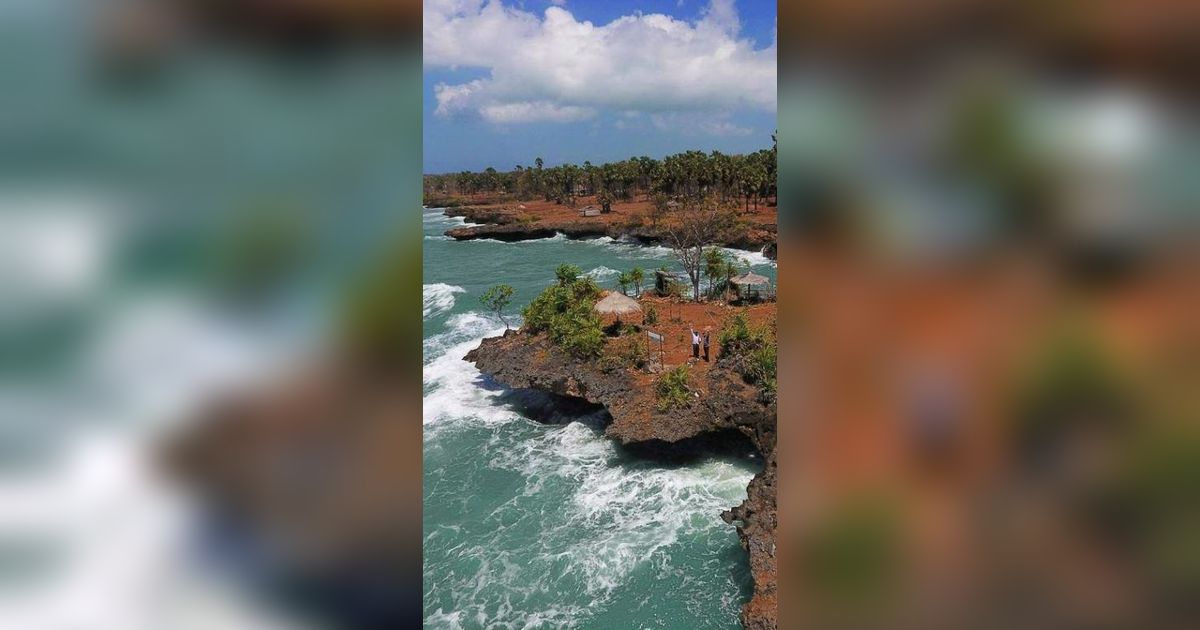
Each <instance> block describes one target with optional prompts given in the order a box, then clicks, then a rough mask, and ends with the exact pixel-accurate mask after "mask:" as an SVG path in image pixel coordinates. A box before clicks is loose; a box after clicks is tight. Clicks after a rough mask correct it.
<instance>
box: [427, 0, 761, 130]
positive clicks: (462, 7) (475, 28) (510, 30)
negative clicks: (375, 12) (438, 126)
mask: <svg viewBox="0 0 1200 630" xmlns="http://www.w3.org/2000/svg"><path fill="white" fill-rule="evenodd" d="M739 22H740V21H739V19H738V14H737V10H736V7H735V6H734V4H733V1H732V0H712V2H711V3H710V4H709V5H708V7H707V8H705V9H704V11H703V12H702V14H701V17H700V19H699V20H698V21H696V22H687V21H684V20H677V19H675V18H672V17H670V16H667V15H661V14H652V15H642V14H638V15H630V16H624V17H621V18H618V19H616V20H613V21H612V22H610V23H608V24H605V25H601V26H597V25H594V24H592V23H591V22H587V21H583V22H581V21H578V20H576V19H575V17H574V16H573V15H572V14H571V13H570V12H569V11H567V10H566V9H562V8H559V7H555V6H552V7H549V8H547V9H546V11H545V13H544V14H543V15H542V16H540V17H539V16H537V15H535V14H533V13H530V12H526V11H522V10H519V9H515V8H512V7H506V6H504V5H503V4H502V3H501V2H500V1H499V0H487V1H486V2H485V1H484V0H427V1H426V5H425V18H424V55H425V64H426V66H427V67H437V68H458V67H469V68H480V69H484V70H487V71H488V76H486V77H485V78H482V79H477V80H474V81H470V82H465V83H460V84H439V85H438V86H436V88H435V96H436V98H437V103H438V105H437V110H436V114H437V115H439V116H479V117H482V118H484V119H485V120H489V121H492V122H496V123H517V122H534V121H573V120H581V119H584V118H589V117H592V116H595V115H596V114H597V113H599V112H600V111H602V110H608V111H615V112H646V113H651V114H664V113H670V112H710V113H727V112H730V111H734V110H737V109H741V108H753V109H758V110H766V111H774V109H775V104H776V97H775V76H776V61H775V56H776V47H775V43H774V42H773V41H772V43H771V44H770V45H769V46H767V47H764V48H756V47H755V44H754V43H753V42H751V41H750V40H748V39H742V38H740V36H739V32H740V24H739ZM739 130H741V128H738V127H736V125H732V123H729V122H728V121H725V123H724V124H723V125H722V124H719V123H714V124H713V125H710V128H709V132H710V133H724V134H729V133H739V132H740V131H739Z"/></svg>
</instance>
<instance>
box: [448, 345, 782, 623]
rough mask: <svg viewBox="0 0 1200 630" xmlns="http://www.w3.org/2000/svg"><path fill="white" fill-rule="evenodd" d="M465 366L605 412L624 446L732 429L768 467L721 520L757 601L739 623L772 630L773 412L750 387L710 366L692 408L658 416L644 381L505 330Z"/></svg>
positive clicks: (642, 377)
mask: <svg viewBox="0 0 1200 630" xmlns="http://www.w3.org/2000/svg"><path fill="white" fill-rule="evenodd" d="M465 359H466V360H467V361H470V362H472V363H474V364H475V365H476V366H477V367H478V368H479V369H480V370H482V371H483V372H485V373H487V374H490V375H491V376H492V377H493V378H494V379H496V380H497V381H499V382H500V383H503V384H505V385H507V386H509V387H514V388H529V389H537V390H541V391H545V392H550V393H553V394H557V395H560V396H571V397H576V398H582V399H585V400H587V401H589V402H592V403H595V404H600V405H604V406H605V407H606V408H607V409H608V411H609V413H610V414H611V415H612V423H611V424H609V425H608V428H607V429H606V430H605V434H606V435H607V436H608V437H611V438H613V439H615V440H618V441H619V442H621V443H622V444H624V445H629V446H633V445H638V444H647V443H663V442H665V443H677V442H680V441H683V440H688V439H692V438H696V437H697V436H702V435H706V434H711V433H716V432H722V431H729V430H736V431H739V432H741V433H742V434H744V435H746V436H747V437H748V438H749V439H750V441H751V442H752V443H753V444H754V446H755V448H756V449H757V450H758V452H759V453H760V454H761V455H762V457H763V458H764V461H765V466H764V468H763V470H762V472H760V473H758V474H757V475H755V476H754V479H753V480H751V482H750V485H749V487H748V488H747V494H748V496H747V498H746V500H745V501H743V502H742V504H741V505H739V506H737V507H734V508H732V509H730V510H728V511H726V512H725V513H724V514H722V515H721V516H722V518H723V519H725V521H726V522H729V523H735V522H736V523H738V525H737V530H738V536H739V538H740V539H741V541H742V546H743V547H744V548H745V549H746V550H747V552H748V553H749V555H750V568H751V573H752V575H753V577H754V596H753V598H752V599H751V600H750V602H749V603H747V604H746V606H745V607H744V608H743V610H742V624H743V625H744V626H745V627H746V628H753V629H764V628H775V627H776V626H777V613H776V597H777V596H776V583H775V580H776V577H775V576H776V562H775V529H776V512H775V476H776V463H775V442H776V423H775V408H774V406H773V405H772V406H766V405H763V404H762V403H760V402H759V401H758V396H757V390H756V389H755V388H754V387H751V386H750V385H747V384H746V383H744V382H743V381H742V379H741V378H740V377H739V376H738V375H737V374H735V373H733V372H732V371H729V370H727V369H724V368H721V367H714V368H712V369H711V370H709V371H708V372H707V374H706V375H705V377H704V378H703V382H701V383H699V384H698V389H699V393H700V395H699V396H698V397H697V398H696V399H695V400H694V401H693V402H692V403H691V404H689V405H688V406H686V407H682V408H675V409H672V410H670V411H667V412H658V411H656V407H655V396H654V392H653V388H652V387H651V386H649V383H650V381H649V380H648V379H646V378H645V376H646V375H640V374H635V373H632V372H629V371H624V370H616V371H612V372H605V371H603V370H601V369H600V368H599V367H598V366H597V365H596V363H595V362H590V361H583V360H579V359H576V358H574V357H572V356H570V355H569V354H567V353H566V352H563V351H562V350H559V349H558V348H556V347H555V346H553V345H552V344H551V343H549V341H548V340H547V339H546V338H545V337H543V336H535V335H528V334H525V333H521V332H517V331H509V332H508V333H506V334H505V335H504V336H502V337H492V338H489V339H484V340H483V342H482V343H481V344H480V345H479V347H478V348H476V349H474V350H472V351H471V352H469V353H468V354H467V356H466V357H465Z"/></svg>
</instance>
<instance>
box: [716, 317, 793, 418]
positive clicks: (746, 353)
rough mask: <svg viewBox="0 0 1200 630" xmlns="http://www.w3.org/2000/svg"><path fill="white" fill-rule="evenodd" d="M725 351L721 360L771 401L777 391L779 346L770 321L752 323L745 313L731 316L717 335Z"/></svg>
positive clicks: (762, 397) (765, 400)
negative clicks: (761, 324)
mask: <svg viewBox="0 0 1200 630" xmlns="http://www.w3.org/2000/svg"><path fill="white" fill-rule="evenodd" d="M717 342H718V343H719V344H720V348H721V352H720V354H719V355H718V356H717V362H718V363H721V364H723V365H726V366H729V367H730V368H732V369H733V370H734V371H735V372H737V373H738V374H740V375H741V376H742V378H743V379H744V380H745V381H746V382H747V383H750V384H751V385H757V386H758V388H759V394H760V398H761V400H762V401H763V402H765V403H770V402H771V401H773V400H774V399H775V395H776V387H777V380H776V369H777V367H778V346H777V344H776V341H775V331H774V330H773V328H772V326H771V325H770V324H766V325H763V326H759V327H751V326H750V322H749V321H748V320H747V319H746V315H745V313H738V314H736V315H734V316H733V317H731V318H729V320H728V321H726V322H725V325H724V326H723V327H722V328H721V332H720V333H719V334H718V335H717Z"/></svg>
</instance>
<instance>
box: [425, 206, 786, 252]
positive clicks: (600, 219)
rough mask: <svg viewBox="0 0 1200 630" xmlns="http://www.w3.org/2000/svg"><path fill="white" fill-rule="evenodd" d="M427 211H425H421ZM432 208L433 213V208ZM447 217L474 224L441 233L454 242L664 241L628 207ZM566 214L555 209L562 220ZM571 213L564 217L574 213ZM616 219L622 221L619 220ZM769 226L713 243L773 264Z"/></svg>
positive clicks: (502, 209)
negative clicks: (592, 212)
mask: <svg viewBox="0 0 1200 630" xmlns="http://www.w3.org/2000/svg"><path fill="white" fill-rule="evenodd" d="M424 207H426V208H429V206H424ZM433 209H438V206H434V207H433ZM441 209H442V214H444V215H445V216H447V217H453V218H462V219H464V220H465V221H467V222H469V223H473V224H475V225H470V226H462V227H456V228H451V229H449V230H446V231H445V232H444V233H443V234H444V235H445V236H447V237H450V238H452V239H454V240H457V241H469V240H477V239H492V240H497V241H501V242H506V243H514V242H520V241H529V240H537V239H543V238H553V237H555V236H557V235H559V234H562V235H563V236H565V237H566V238H568V239H585V238H598V237H603V236H608V237H610V238H613V239H623V240H631V241H635V242H637V243H638V244H640V245H657V244H661V243H662V242H663V241H664V240H665V237H664V234H663V233H662V230H661V228H658V227H655V226H653V225H645V224H644V222H643V221H642V220H641V215H640V214H636V213H632V211H631V210H629V209H628V208H624V209H623V208H622V207H621V206H620V205H618V206H616V207H615V208H614V210H613V212H612V213H611V214H610V215H608V216H604V215H601V216H597V217H574V218H566V217H561V216H560V217H558V218H555V217H546V216H537V215H536V214H535V212H536V211H530V210H527V209H526V208H525V206H523V205H520V206H517V207H515V208H514V207H511V206H489V205H456V206H450V207H443V208H441ZM565 210H566V209H562V208H559V209H556V212H557V214H559V215H563V214H566V213H567V212H566V211H565ZM573 211H574V210H573V209H571V210H569V212H573ZM617 218H624V219H625V220H624V221H618V220H616V219H617ZM764 218H767V219H770V221H759V222H751V223H748V224H747V226H746V229H745V230H744V231H743V232H741V233H740V234H739V235H738V236H737V237H735V238H731V239H725V240H724V241H723V242H718V243H714V245H717V246H720V247H728V248H731V249H739V250H743V251H748V252H754V253H760V254H763V255H764V256H766V257H767V258H768V259H769V260H775V259H776V256H777V251H778V245H777V242H776V237H777V230H778V226H777V224H776V223H775V222H774V221H773V220H774V216H773V215H771V216H766V217H764Z"/></svg>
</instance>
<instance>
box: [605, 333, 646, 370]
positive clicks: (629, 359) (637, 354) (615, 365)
mask: <svg viewBox="0 0 1200 630" xmlns="http://www.w3.org/2000/svg"><path fill="white" fill-rule="evenodd" d="M649 359H650V349H649V347H648V345H647V343H646V340H645V339H643V338H641V337H626V338H623V339H617V340H614V341H612V342H611V343H609V344H608V346H607V348H605V350H604V354H603V356H602V357H601V359H600V369H601V370H603V371H605V372H614V371H616V370H618V369H624V368H627V367H632V368H636V369H639V370H640V369H642V368H644V367H646V363H647V362H648V361H649Z"/></svg>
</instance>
